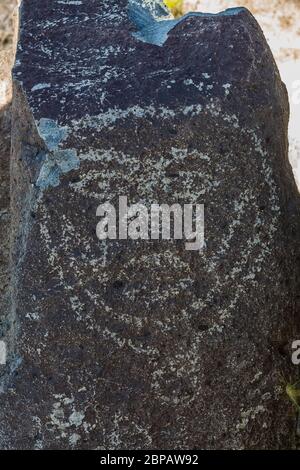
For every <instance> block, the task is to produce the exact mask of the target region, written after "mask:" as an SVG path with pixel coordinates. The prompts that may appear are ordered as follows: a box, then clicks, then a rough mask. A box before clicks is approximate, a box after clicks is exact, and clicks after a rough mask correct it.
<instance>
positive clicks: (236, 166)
mask: <svg viewBox="0 0 300 470" xmlns="http://www.w3.org/2000/svg"><path fill="white" fill-rule="evenodd" d="M139 3H140V5H142V6H144V7H147V8H149V14H151V15H155V12H156V11H157V10H156V9H157V2H154V1H150V0H148V1H146V0H145V1H141V2H139ZM159 6H160V8H162V5H161V4H160V5H159ZM137 32H138V28H137V24H136V23H135V22H133V21H132V20H131V17H130V16H129V15H128V2H127V1H125V0H106V1H105V0H103V1H101V2H99V1H98V0H97V1H96V0H82V1H76V2H74V1H67V0H65V1H58V0H52V1H51V2H50V1H44V2H40V1H38V0H27V1H24V2H23V5H22V10H21V23H20V39H19V46H18V52H17V58H16V64H15V68H14V98H13V110H12V113H13V120H12V122H13V130H12V157H11V158H12V164H11V199H12V201H11V212H12V217H11V219H12V221H11V232H12V240H13V243H12V253H11V260H12V261H11V277H12V280H11V286H10V290H11V302H10V304H9V305H8V307H7V309H6V310H5V311H4V312H3V313H2V322H1V335H2V336H1V338H0V340H1V341H2V342H3V343H4V346H3V347H4V349H3V351H5V361H2V362H5V363H4V364H2V365H1V364H0V371H1V394H0V404H1V406H0V447H1V448H35V449H49V448H51V449H53V448H59V449H65V448H78V449H79V448H80V449H85V448H87V449H96V448H100V449H119V448H122V449H139V448H142V449H178V448H182V449H200V448H204V449H217V448H225V449H229V448H231V449H244V448H247V449H253V448H269V449H271V448H272V449H280V448H292V447H293V445H294V434H295V423H296V414H295V413H294V412H293V408H292V404H291V403H290V402H289V400H288V399H287V397H286V396H285V393H284V389H285V380H292V379H293V378H295V377H293V376H295V375H296V374H297V370H296V369H295V366H293V365H292V363H291V360H290V356H289V344H290V342H291V341H292V340H294V339H295V338H296V337H297V328H298V326H299V325H298V323H299V319H298V317H297V313H299V312H297V305H296V294H297V279H298V276H299V272H298V264H299V253H298V251H297V250H298V248H299V201H298V193H297V190H296V186H295V183H294V181H293V176H292V171H291V168H290V165H289V163H288V157H287V151H288V142H287V124H288V117H289V107H288V100H287V95H286V90H285V87H284V85H283V84H282V82H281V79H280V76H279V73H278V70H277V68H276V65H275V63H274V60H273V57H272V54H271V52H270V50H269V47H268V46H267V44H266V41H265V38H264V36H263V34H262V32H261V29H260V28H259V26H258V24H257V22H256V21H255V19H254V18H253V16H252V15H251V14H250V13H249V12H248V11H247V10H246V9H240V10H238V11H236V10H235V11H234V14H230V12H228V13H227V14H226V15H224V14H220V15H215V16H209V15H200V16H199V15H198V16H189V17H188V18H186V19H185V20H183V21H180V22H179V23H178V24H176V25H174V27H173V28H172V29H170V30H169V31H168V35H167V38H166V40H165V41H164V42H163V44H161V45H156V44H149V43H148V42H144V41H141V40H140V39H139V38H137V37H136V36H135V35H136V33H137ZM123 195H126V196H127V197H128V202H129V203H130V204H135V203H142V204H145V205H146V206H147V205H150V204H153V203H157V204H162V203H163V204H169V205H172V204H174V203H179V204H196V203H198V204H204V206H205V249H204V250H203V252H202V253H201V254H200V253H195V252H189V251H186V250H185V249H184V244H183V242H182V241H181V240H179V241H166V240H164V241H159V240H143V241H142V240H102V241H99V240H98V239H97V236H96V224H97V218H96V210H97V207H98V206H99V204H102V203H105V202H110V203H112V204H115V203H116V201H117V200H118V198H119V196H123Z"/></svg>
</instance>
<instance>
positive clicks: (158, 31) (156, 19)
mask: <svg viewBox="0 0 300 470" xmlns="http://www.w3.org/2000/svg"><path fill="white" fill-rule="evenodd" d="M243 11H246V9H245V8H242V7H239V8H228V9H226V10H224V11H221V12H220V13H201V12H191V13H187V14H186V15H183V16H182V17H180V18H176V19H175V18H173V17H172V15H171V14H168V11H166V9H165V8H164V6H163V5H162V4H161V2H160V0H157V2H156V4H155V5H154V6H152V8H151V7H150V6H149V2H147V1H146V0H129V4H128V15H129V18H130V20H131V21H132V22H133V24H134V25H135V26H136V27H137V29H138V31H137V32H135V33H133V36H134V37H135V38H136V39H138V40H140V41H142V42H146V43H148V44H154V45H155V46H163V45H164V44H165V42H166V41H167V39H168V36H169V33H170V31H171V30H172V29H174V28H175V26H177V25H178V24H180V23H182V22H183V21H185V20H186V19H188V18H192V17H195V16H196V17H202V18H210V17H218V16H233V15H238V14H239V13H241V12H243Z"/></svg>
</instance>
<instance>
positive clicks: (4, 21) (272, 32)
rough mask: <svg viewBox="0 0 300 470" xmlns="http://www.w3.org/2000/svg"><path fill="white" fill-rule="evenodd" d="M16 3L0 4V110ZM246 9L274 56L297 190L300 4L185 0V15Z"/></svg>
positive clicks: (296, 0) (7, 89) (2, 0)
mask: <svg viewBox="0 0 300 470" xmlns="http://www.w3.org/2000/svg"><path fill="white" fill-rule="evenodd" d="M18 1H19V0H0V109H1V108H2V107H4V106H6V104H7V103H8V102H9V101H10V99H11V80H10V70H11V67H12V63H13V57H14V42H15V38H16V27H15V25H16V16H15V15H14V10H15V7H16V5H17V3H18ZM235 6H245V7H247V8H249V10H250V11H251V12H252V13H253V14H254V16H255V17H256V18H257V20H258V22H259V23H260V25H261V27H262V29H263V31H264V33H265V36H266V38H267V41H268V42H269V44H270V47H271V49H272V51H273V53H274V56H275V59H276V61H277V64H278V67H279V70H280V73H281V76H282V79H283V81H284V82H285V83H286V85H287V88H288V91H289V96H290V106H291V119H290V128H289V135H290V161H291V164H292V167H293V171H294V175H295V178H296V181H297V183H298V187H299V188H300V125H299V124H300V0H241V1H239V0H214V1H212V0H184V9H185V11H189V10H195V11H197V10H198V11H203V12H212V13H216V12H218V11H221V10H224V9H225V8H229V7H235Z"/></svg>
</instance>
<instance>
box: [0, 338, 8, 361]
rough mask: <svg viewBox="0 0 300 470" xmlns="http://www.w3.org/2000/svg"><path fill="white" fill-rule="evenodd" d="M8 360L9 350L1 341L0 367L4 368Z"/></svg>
mask: <svg viewBox="0 0 300 470" xmlns="http://www.w3.org/2000/svg"><path fill="white" fill-rule="evenodd" d="M6 360H7V350H6V343H5V341H2V340H1V341H0V365H1V366H4V365H5V364H6Z"/></svg>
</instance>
